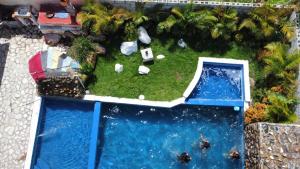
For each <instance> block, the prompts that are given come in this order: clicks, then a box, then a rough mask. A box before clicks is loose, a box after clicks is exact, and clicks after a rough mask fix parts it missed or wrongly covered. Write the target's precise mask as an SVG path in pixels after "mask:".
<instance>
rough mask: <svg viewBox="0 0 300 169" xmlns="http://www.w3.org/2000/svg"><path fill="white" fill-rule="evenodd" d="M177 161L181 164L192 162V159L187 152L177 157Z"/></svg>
mask: <svg viewBox="0 0 300 169" xmlns="http://www.w3.org/2000/svg"><path fill="white" fill-rule="evenodd" d="M177 159H178V161H180V162H181V163H188V162H190V161H191V160H192V157H191V156H190V155H189V154H188V153H187V152H183V153H181V154H180V155H178V156H177Z"/></svg>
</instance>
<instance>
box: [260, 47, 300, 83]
mask: <svg viewBox="0 0 300 169" xmlns="http://www.w3.org/2000/svg"><path fill="white" fill-rule="evenodd" d="M265 49H266V50H268V51H269V54H268V56H264V57H263V61H264V62H265V64H266V65H265V67H264V74H265V76H269V75H274V76H275V77H277V78H280V79H281V78H289V77H291V74H293V73H295V72H296V70H297V68H298V66H299V64H300V53H299V51H294V52H292V53H289V51H288V46H286V45H284V44H282V43H279V42H273V43H270V44H268V45H266V46H265Z"/></svg>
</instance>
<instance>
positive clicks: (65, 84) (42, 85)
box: [37, 77, 85, 98]
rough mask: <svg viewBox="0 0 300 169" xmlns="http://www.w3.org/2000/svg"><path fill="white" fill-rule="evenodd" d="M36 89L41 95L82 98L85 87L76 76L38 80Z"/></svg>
mask: <svg viewBox="0 0 300 169" xmlns="http://www.w3.org/2000/svg"><path fill="white" fill-rule="evenodd" d="M37 89H38V94H39V95H41V96H63V97H74V98H82V97H83V96H84V94H85V89H84V87H83V85H82V84H81V82H80V80H79V78H77V77H74V78H70V77H52V78H47V79H44V80H41V81H39V82H38V85H37Z"/></svg>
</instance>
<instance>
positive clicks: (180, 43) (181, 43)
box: [177, 39, 187, 48]
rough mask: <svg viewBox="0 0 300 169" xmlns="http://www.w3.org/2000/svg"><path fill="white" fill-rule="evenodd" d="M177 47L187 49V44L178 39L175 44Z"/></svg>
mask: <svg viewBox="0 0 300 169" xmlns="http://www.w3.org/2000/svg"><path fill="white" fill-rule="evenodd" d="M177 45H178V46H179V47H181V48H186V47H187V44H186V43H185V42H184V41H183V39H179V41H178V42H177Z"/></svg>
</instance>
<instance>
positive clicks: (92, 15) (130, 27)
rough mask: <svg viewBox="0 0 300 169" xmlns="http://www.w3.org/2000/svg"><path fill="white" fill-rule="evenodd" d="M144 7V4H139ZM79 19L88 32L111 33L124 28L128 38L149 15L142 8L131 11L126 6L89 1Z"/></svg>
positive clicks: (97, 33) (96, 33)
mask: <svg viewBox="0 0 300 169" xmlns="http://www.w3.org/2000/svg"><path fill="white" fill-rule="evenodd" d="M139 7H140V8H142V7H143V6H142V5H139ZM78 21H79V23H81V25H82V26H83V28H84V29H85V30H87V33H91V34H95V35H96V36H98V35H109V34H113V33H116V32H117V31H118V30H120V29H122V28H124V29H125V34H126V37H127V38H132V37H133V36H136V35H134V34H135V31H136V29H137V27H138V26H139V25H141V24H143V23H145V22H146V21H148V17H147V16H144V15H143V10H142V9H137V10H136V11H135V12H130V11H129V10H127V9H125V8H119V7H113V8H112V9H109V8H107V7H106V6H104V5H102V4H99V3H94V2H93V1H88V2H87V3H86V4H85V5H84V6H83V7H82V12H80V13H79V14H78Z"/></svg>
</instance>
